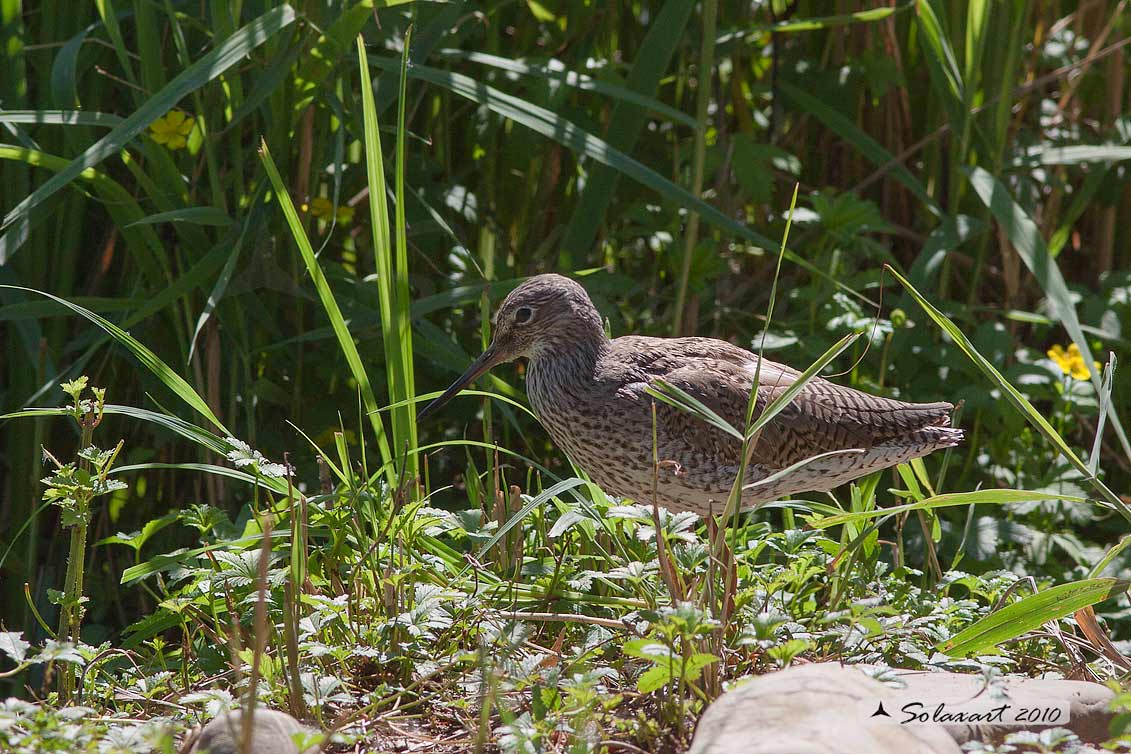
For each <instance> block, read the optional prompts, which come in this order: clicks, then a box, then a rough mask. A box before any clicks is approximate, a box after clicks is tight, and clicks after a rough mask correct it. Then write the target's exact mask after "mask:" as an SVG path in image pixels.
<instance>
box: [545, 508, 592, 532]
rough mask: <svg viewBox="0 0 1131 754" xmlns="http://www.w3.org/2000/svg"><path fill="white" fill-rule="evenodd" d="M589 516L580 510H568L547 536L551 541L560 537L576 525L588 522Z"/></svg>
mask: <svg viewBox="0 0 1131 754" xmlns="http://www.w3.org/2000/svg"><path fill="white" fill-rule="evenodd" d="M588 518H589V517H588V516H586V515H585V514H584V513H582V512H581V511H578V510H568V511H566V512H565V513H563V514H562V515H561V517H560V518H559V519H558V520H557V521H555V522H554V525H553V526H552V527H551V528H550V533H549V534H547V535H546V536H548V537H549V538H550V539H554V538H557V537H560V536H561V535H563V534H565V533H566V532H567V531H569V530H570V529H572V528H573V527H574V525H575V524H578V523H580V522H582V521H586V520H588Z"/></svg>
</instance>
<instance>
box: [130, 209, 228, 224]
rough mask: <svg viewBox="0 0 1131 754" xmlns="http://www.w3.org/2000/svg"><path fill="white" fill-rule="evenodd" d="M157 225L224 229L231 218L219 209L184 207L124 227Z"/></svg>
mask: <svg viewBox="0 0 1131 754" xmlns="http://www.w3.org/2000/svg"><path fill="white" fill-rule="evenodd" d="M159 223H192V224H194V225H213V226H218V227H221V228H224V227H228V226H230V225H232V218H230V217H228V213H227V212H225V211H224V210H222V209H220V208H219V207H185V208H183V209H174V210H170V211H168V212H158V213H157V214H154V215H149V216H147V217H143V218H141V219H140V220H134V221H133V222H132V223H130V224H129V225H127V226H126V227H127V228H132V227H133V226H135V225H157V224H159Z"/></svg>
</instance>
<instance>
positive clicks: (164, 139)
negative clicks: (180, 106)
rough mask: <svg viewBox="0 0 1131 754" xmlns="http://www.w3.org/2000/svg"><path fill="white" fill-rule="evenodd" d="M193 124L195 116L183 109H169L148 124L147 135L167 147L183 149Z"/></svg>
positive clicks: (194, 123)
mask: <svg viewBox="0 0 1131 754" xmlns="http://www.w3.org/2000/svg"><path fill="white" fill-rule="evenodd" d="M195 126H196V118H194V117H192V116H191V115H189V114H188V113H186V112H184V111H183V110H170V111H169V112H167V113H165V114H164V115H162V116H161V117H160V118H158V119H157V120H155V121H153V122H152V123H150V124H149V135H150V137H152V138H153V140H154V141H155V142H157V143H158V144H164V145H165V146H166V147H168V148H169V149H184V148H185V146H186V145H187V144H188V135H189V134H191V133H192V129H193V128H194V127H195Z"/></svg>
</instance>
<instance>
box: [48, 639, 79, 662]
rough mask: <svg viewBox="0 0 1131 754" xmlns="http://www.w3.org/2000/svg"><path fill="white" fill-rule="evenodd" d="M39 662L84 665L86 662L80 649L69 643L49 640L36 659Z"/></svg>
mask: <svg viewBox="0 0 1131 754" xmlns="http://www.w3.org/2000/svg"><path fill="white" fill-rule="evenodd" d="M35 659H36V660H37V661H38V662H71V663H74V664H76V665H82V664H84V663H85V662H86V660H85V659H84V658H83V656H82V654H81V653H80V652H79V650H78V647H76V646H75V645H74V644H72V643H71V642H69V641H56V640H55V639H48V640H47V643H46V644H44V645H43V649H42V650H40V652H39V654H38V655H36V658H35Z"/></svg>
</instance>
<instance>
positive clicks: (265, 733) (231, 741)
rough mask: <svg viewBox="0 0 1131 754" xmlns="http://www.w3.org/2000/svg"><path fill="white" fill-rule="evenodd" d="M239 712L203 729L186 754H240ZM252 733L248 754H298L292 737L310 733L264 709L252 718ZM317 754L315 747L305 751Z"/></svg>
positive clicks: (282, 714)
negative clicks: (297, 734)
mask: <svg viewBox="0 0 1131 754" xmlns="http://www.w3.org/2000/svg"><path fill="white" fill-rule="evenodd" d="M242 719H243V712H242V711H241V710H233V711H231V712H228V713H226V714H223V715H220V716H218V717H216V718H214V719H212V720H211V721H209V723H208V724H207V725H205V726H204V728H203V730H201V731H200V737H199V738H198V739H197V740H196V743H195V744H193V747H192V748H191V749H190V750H189V754H243V753H242V752H241V750H240V735H241V730H242V728H241V725H240V721H241V720H242ZM252 726H253V731H252V735H251V746H250V748H249V751H248V752H247V754H300V752H299V750H298V746H296V745H295V742H294V738H293V736H294V735H295V734H296V733H306V734H310V733H311V731H310V730H309V729H308V728H306V727H304V726H303V725H301V724H300V723H299V722H298V720H295V719H294V718H293V717H291V716H290V715H288V714H287V713H285V712H276V711H275V710H270V709H263V708H262V707H260V708H258V709H256V710H255V714H254V715H252ZM306 751H307V752H314V751H317V747H314V748H310V749H307V750H306Z"/></svg>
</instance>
